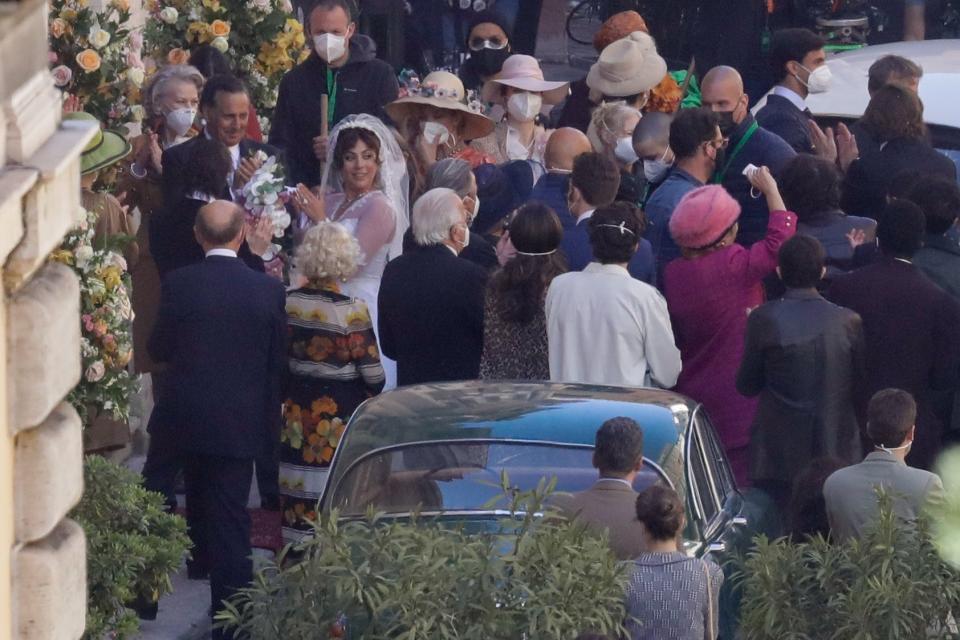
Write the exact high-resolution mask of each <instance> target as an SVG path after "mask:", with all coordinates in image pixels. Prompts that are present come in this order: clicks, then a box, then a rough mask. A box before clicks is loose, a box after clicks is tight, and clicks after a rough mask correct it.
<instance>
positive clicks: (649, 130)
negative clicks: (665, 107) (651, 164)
mask: <svg viewBox="0 0 960 640" xmlns="http://www.w3.org/2000/svg"><path fill="white" fill-rule="evenodd" d="M672 120H673V117H672V116H671V115H670V114H668V113H660V112H658V111H653V112H650V113H647V114H644V116H643V117H642V118H640V122H639V123H637V128H636V129H634V130H633V150H634V151H636V152H637V155H638V156H640V158H641V159H643V160H659V159H660V158H662V157H663V155H664V154H665V153H666V151H667V148H668V147H669V146H670V122H671V121H672Z"/></svg>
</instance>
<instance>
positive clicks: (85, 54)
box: [77, 49, 189, 73]
mask: <svg viewBox="0 0 960 640" xmlns="http://www.w3.org/2000/svg"><path fill="white" fill-rule="evenodd" d="M187 57H188V58H189V56H187ZM77 64H78V65H80V68H81V69H83V70H84V71H86V72H87V73H93V72H94V71H96V70H97V69H99V68H100V54H99V53H97V52H96V51H94V50H93V49H84V50H83V51H81V52H80V53H78V54H77Z"/></svg>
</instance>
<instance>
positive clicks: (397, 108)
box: [385, 71, 496, 140]
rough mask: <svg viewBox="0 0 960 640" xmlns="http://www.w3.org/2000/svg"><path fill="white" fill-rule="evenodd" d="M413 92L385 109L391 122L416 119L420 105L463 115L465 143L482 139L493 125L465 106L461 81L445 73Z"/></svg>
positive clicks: (428, 79)
mask: <svg viewBox="0 0 960 640" xmlns="http://www.w3.org/2000/svg"><path fill="white" fill-rule="evenodd" d="M416 91H417V93H415V94H413V95H408V96H405V97H403V98H400V99H398V100H394V101H393V102H391V103H390V104H388V105H387V106H386V107H385V109H386V111H387V115H388V116H390V117H391V118H392V119H393V121H394V122H397V123H399V122H403V121H405V120H408V119H409V118H416V117H418V111H419V107H420V106H421V105H430V106H432V107H437V108H438V109H447V110H449V111H457V112H459V113H461V114H463V116H462V117H463V120H464V130H463V134H462V136H463V138H464V140H475V139H477V138H483V137H484V136H487V135H489V134H490V132H491V131H493V129H494V127H495V126H496V125H495V124H494V122H493V120H491V119H490V118H488V117H486V116H485V115H483V114H481V113H477V112H476V111H474V110H473V109H471V108H470V107H469V106H468V105H467V92H466V91H464V89H463V82H461V81H460V78H458V77H457V76H455V75H453V74H452V73H450V72H448V71H434V72H433V73H430V74H429V75H427V77H426V78H424V79H423V82H421V83H420V87H419V88H418V89H417V90H416Z"/></svg>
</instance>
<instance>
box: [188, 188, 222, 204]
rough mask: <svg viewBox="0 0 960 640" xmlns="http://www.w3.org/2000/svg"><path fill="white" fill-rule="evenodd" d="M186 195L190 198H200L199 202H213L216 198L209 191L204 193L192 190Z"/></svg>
mask: <svg viewBox="0 0 960 640" xmlns="http://www.w3.org/2000/svg"><path fill="white" fill-rule="evenodd" d="M187 197H188V198H190V199H191V200H200V201H201V202H213V201H214V200H216V198H214V197H213V196H212V195H210V194H209V193H204V192H203V191H193V192H191V193H188V194H187Z"/></svg>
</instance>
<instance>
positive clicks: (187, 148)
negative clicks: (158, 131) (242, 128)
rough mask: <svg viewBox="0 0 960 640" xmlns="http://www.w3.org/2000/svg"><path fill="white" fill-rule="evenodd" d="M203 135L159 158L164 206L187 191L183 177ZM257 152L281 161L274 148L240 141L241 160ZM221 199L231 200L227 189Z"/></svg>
mask: <svg viewBox="0 0 960 640" xmlns="http://www.w3.org/2000/svg"><path fill="white" fill-rule="evenodd" d="M203 135H206V134H204V133H202V132H201V133H200V134H199V135H197V136H195V137H193V138H191V139H190V140H187V141H186V142H182V143H180V144H178V145H175V146H173V147H170V148H168V149H166V150H165V151H164V152H163V157H162V158H161V163H162V164H163V176H162V180H161V188H162V190H163V204H164V206H170V205H171V204H172V203H174V202H177V201H178V200H179V199H180V198H182V197H184V195H186V191H187V189H186V185H185V175H186V171H187V168H188V167H189V166H190V156H191V154H192V153H193V149H194V147H195V146H196V144H197V142H198V141H200V140H201V139H202V138H201V137H200V136H203ZM257 151H263V152H264V153H266V154H267V155H268V156H277V157H278V159H280V160H281V161H282V160H283V159H282V158H280V150H279V149H277V148H276V147H273V146H271V145H269V144H263V143H262V142H256V141H254V140H250V139H244V140H241V141H240V158H241V159H243V158H247V157H249V156H251V155H253V154H254V153H256V152H257ZM288 184H289V182H288ZM221 197H222V198H223V199H224V200H232V199H233V198H232V197H231V196H230V190H229V189H224V193H223V194H222V196H221Z"/></svg>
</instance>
